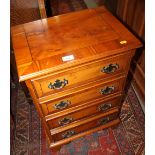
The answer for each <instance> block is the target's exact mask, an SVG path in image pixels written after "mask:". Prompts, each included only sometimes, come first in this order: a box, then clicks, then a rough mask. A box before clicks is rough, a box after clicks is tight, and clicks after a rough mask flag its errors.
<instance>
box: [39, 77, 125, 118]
mask: <svg viewBox="0 0 155 155" xmlns="http://www.w3.org/2000/svg"><path fill="white" fill-rule="evenodd" d="M124 82H125V78H124V77H120V78H118V79H116V80H114V81H110V82H104V81H102V82H99V83H97V84H95V85H93V86H92V87H89V88H85V89H84V90H81V91H79V92H75V93H72V94H69V95H67V94H66V95H65V96H62V97H61V95H59V96H58V98H57V97H56V98H54V97H55V96H53V98H52V99H51V100H50V101H49V102H45V103H41V104H40V106H41V109H42V111H43V114H44V115H45V116H46V115H49V114H53V113H56V112H59V111H62V110H65V109H68V108H72V107H74V106H76V105H80V104H84V103H86V102H89V101H92V100H95V99H99V98H105V97H109V96H112V95H114V94H116V93H120V92H121V91H122V88H123V86H124Z"/></svg>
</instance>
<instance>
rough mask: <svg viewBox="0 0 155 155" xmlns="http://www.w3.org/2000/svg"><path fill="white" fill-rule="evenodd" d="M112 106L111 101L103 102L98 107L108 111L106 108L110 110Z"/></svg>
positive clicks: (100, 109)
mask: <svg viewBox="0 0 155 155" xmlns="http://www.w3.org/2000/svg"><path fill="white" fill-rule="evenodd" d="M110 108H111V104H110V103H106V104H101V105H100V106H99V107H98V109H99V111H106V110H108V109H110Z"/></svg>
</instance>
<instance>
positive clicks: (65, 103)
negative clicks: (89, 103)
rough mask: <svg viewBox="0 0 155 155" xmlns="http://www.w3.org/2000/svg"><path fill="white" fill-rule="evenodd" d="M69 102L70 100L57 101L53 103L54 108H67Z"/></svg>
mask: <svg viewBox="0 0 155 155" xmlns="http://www.w3.org/2000/svg"><path fill="white" fill-rule="evenodd" d="M70 104H71V102H70V101H68V100H67V101H60V102H59V103H57V104H55V105H54V108H55V109H58V110H61V109H65V108H67V107H68V106H69V105H70Z"/></svg>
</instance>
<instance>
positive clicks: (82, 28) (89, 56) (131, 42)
mask: <svg viewBox="0 0 155 155" xmlns="http://www.w3.org/2000/svg"><path fill="white" fill-rule="evenodd" d="M81 21H82V22H81ZM11 35H12V40H13V48H14V52H15V57H16V63H17V70H18V76H19V81H25V83H26V85H27V87H28V89H29V92H30V94H31V96H32V98H33V102H34V104H35V107H36V109H37V111H38V113H39V116H40V118H41V121H42V123H43V126H44V129H45V132H46V135H47V140H48V142H49V147H50V148H52V149H54V148H59V147H60V146H61V145H63V144H66V143H68V142H70V141H72V140H74V139H76V138H79V137H81V136H84V135H87V134H90V133H92V132H95V131H98V130H101V129H104V128H107V127H112V126H114V125H117V124H118V123H119V122H120V119H119V113H120V110H121V106H122V97H123V95H124V86H125V82H126V78H127V74H128V71H129V67H130V62H131V59H132V57H133V55H134V53H135V49H136V48H138V47H141V42H140V41H139V40H138V39H137V38H136V37H135V36H134V35H132V34H131V32H129V31H128V30H127V29H126V28H125V27H124V26H123V25H122V24H121V23H120V22H119V21H118V20H117V19H116V18H114V17H113V16H112V15H111V14H110V13H109V12H108V11H107V10H106V9H105V8H104V7H99V8H96V9H86V10H82V11H79V12H74V13H68V14H64V15H60V16H55V17H52V18H48V19H46V18H45V19H42V20H38V21H35V22H31V23H26V24H23V25H19V26H16V27H12V28H11ZM101 106H102V110H101ZM99 108H100V109H99ZM105 118H106V120H105ZM101 119H102V123H101V124H100V125H99V124H98V123H97V122H99V121H100V122H101ZM72 130H75V131H72Z"/></svg>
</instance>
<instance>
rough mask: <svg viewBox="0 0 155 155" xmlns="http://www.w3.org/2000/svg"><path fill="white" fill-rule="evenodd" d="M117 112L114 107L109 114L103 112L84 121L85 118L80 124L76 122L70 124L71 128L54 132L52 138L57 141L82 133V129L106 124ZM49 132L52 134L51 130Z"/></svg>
mask: <svg viewBox="0 0 155 155" xmlns="http://www.w3.org/2000/svg"><path fill="white" fill-rule="evenodd" d="M118 112H119V110H118V109H117V108H116V109H114V110H112V111H111V112H110V114H109V115H108V114H106V113H105V114H101V115H98V116H96V117H94V118H90V119H88V120H86V121H85V120H84V121H81V125H77V126H76V124H75V125H72V126H75V127H73V128H72V127H71V128H70V129H68V130H65V131H62V132H59V133H56V134H54V135H52V138H53V139H54V141H59V140H62V139H65V138H69V137H71V136H74V135H76V134H79V133H82V132H84V131H88V130H90V129H93V128H96V127H98V126H102V125H106V124H107V123H108V122H110V121H112V120H114V119H116V118H117V117H118V114H119V113H118ZM78 123H80V122H78ZM78 123H77V124H78ZM56 130H57V129H55V131H56ZM60 130H61V129H60ZM58 131H59V129H58ZM58 131H57V132H58ZM51 134H52V130H51Z"/></svg>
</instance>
